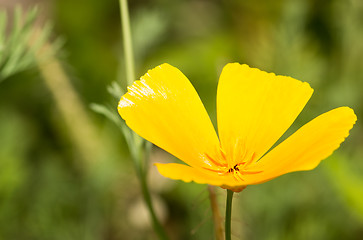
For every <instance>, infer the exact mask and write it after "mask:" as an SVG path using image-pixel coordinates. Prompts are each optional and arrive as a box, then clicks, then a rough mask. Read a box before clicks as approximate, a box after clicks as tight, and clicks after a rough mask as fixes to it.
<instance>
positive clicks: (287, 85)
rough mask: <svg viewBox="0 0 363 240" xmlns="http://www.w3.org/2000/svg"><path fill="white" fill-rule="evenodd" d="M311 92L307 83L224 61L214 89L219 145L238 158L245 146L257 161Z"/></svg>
mask: <svg viewBox="0 0 363 240" xmlns="http://www.w3.org/2000/svg"><path fill="white" fill-rule="evenodd" d="M312 93H313V89H312V88H311V87H310V86H309V84H308V83H305V82H301V81H298V80H296V79H293V78H291V77H284V76H276V75H275V74H273V73H267V72H264V71H261V70H259V69H256V68H250V67H249V66H247V65H245V64H244V65H240V64H238V63H231V64H227V65H226V66H225V67H224V69H223V71H222V74H221V76H220V80H219V84H218V92H217V120H218V131H219V138H220V141H221V146H222V149H223V150H224V151H225V152H226V154H227V155H229V156H230V157H231V156H232V158H241V156H240V155H241V149H242V151H245V150H246V149H247V150H248V151H249V152H248V153H247V154H249V155H254V161H257V160H258V159H259V158H260V157H261V156H262V155H263V154H264V153H266V152H267V151H268V150H269V149H270V148H271V147H272V145H273V144H274V143H275V142H276V141H277V140H278V139H279V138H280V137H281V136H282V134H283V133H284V132H285V131H286V130H287V129H288V128H289V127H290V125H291V124H292V123H293V122H294V120H295V119H296V117H297V116H298V115H299V113H300V112H301V111H302V109H303V108H304V106H305V104H306V103H307V101H308V100H309V98H310V97H311V95H312ZM236 145H239V146H236ZM236 152H237V153H236ZM238 152H239V153H238ZM236 155H237V156H236ZM240 160H241V159H239V161H240ZM232 161H234V160H232ZM236 161H237V160H236Z"/></svg>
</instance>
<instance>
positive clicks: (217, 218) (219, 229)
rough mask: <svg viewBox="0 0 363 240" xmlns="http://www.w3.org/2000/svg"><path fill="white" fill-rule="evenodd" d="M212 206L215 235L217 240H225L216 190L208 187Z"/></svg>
mask: <svg viewBox="0 0 363 240" xmlns="http://www.w3.org/2000/svg"><path fill="white" fill-rule="evenodd" d="M208 191H209V199H210V205H211V208H212V215H213V225H214V234H215V237H216V240H224V237H223V223H222V221H221V215H220V212H219V207H218V201H217V194H216V189H215V187H214V186H211V185H209V186H208Z"/></svg>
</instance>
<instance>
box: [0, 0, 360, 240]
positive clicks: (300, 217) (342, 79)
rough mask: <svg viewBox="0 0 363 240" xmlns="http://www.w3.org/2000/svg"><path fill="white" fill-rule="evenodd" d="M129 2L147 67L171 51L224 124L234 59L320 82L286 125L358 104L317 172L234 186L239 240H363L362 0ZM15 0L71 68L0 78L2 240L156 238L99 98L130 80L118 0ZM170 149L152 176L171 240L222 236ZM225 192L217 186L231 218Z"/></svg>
mask: <svg viewBox="0 0 363 240" xmlns="http://www.w3.org/2000/svg"><path fill="white" fill-rule="evenodd" d="M129 4H130V15H131V23H132V33H133V40H134V52H135V58H136V69H137V76H138V77H139V76H141V75H143V74H144V73H145V72H146V71H147V70H148V69H150V68H153V67H155V66H156V65H158V64H161V63H164V62H168V63H170V64H172V65H174V66H176V67H178V68H179V69H180V70H181V71H182V72H183V73H184V74H185V75H186V76H187V77H188V78H189V79H190V80H191V81H192V83H193V85H194V86H195V88H196V89H197V91H198V92H199V94H200V96H201V99H202V100H203V102H204V104H205V106H206V108H207V110H208V112H209V114H210V116H211V118H212V120H213V121H214V123H215V119H216V111H215V107H216V104H215V100H216V99H215V96H216V88H217V83H218V77H219V74H220V72H221V69H222V67H223V66H224V65H225V64H226V63H228V62H240V63H247V64H249V65H250V66H253V67H258V68H261V69H264V70H266V71H272V72H275V73H277V74H281V75H289V76H293V77H295V78H297V79H300V80H303V81H307V82H309V83H310V84H311V86H312V87H313V88H314V89H315V93H314V95H313V97H312V99H311V100H310V102H309V103H308V104H307V106H306V108H305V109H304V111H303V112H302V113H301V115H300V116H299V118H298V119H297V120H296V122H295V123H294V125H293V126H292V128H291V131H289V132H288V134H290V133H291V132H293V131H294V130H296V129H297V128H298V127H300V126H302V125H303V124H304V123H306V122H307V121H309V120H311V119H312V118H314V117H315V116H317V115H319V114H321V113H324V112H326V111H328V110H330V109H332V108H335V107H339V106H350V107H352V108H353V109H354V110H355V112H356V114H357V116H358V122H357V124H356V125H355V127H354V128H353V130H352V131H351V135H350V136H349V138H348V139H347V140H346V141H345V142H344V143H343V144H342V146H341V148H340V149H339V150H337V151H336V152H335V153H334V155H333V156H331V157H329V158H328V159H327V160H325V161H323V162H322V163H321V164H320V165H319V167H317V168H316V169H315V170H313V171H310V172H298V173H291V174H287V175H285V176H282V177H279V178H277V179H275V180H273V181H270V182H267V183H264V184H261V185H256V186H250V187H248V188H246V189H245V190H244V191H243V192H242V193H240V194H238V195H236V196H235V199H234V209H233V217H232V218H233V234H234V237H235V239H251V240H259V239H264V240H266V239H267V240H275V239H276V240H281V239H294V240H298V239H312V240H313V239H319V240H320V239H356V240H358V239H363V161H362V158H363V137H362V134H363V130H362V124H361V122H360V119H362V118H363V105H362V104H363V94H362V90H363V1H361V0H262V1H252V0H244V1H238V0H229V1H211V0H193V1H187V0H172V1H167V0H132V1H130V3H129ZM15 5H21V6H23V9H25V10H26V9H29V8H31V7H32V6H34V5H38V7H39V11H38V18H39V20H38V26H39V27H42V26H44V25H45V23H46V22H52V23H53V30H52V32H51V36H52V39H58V38H60V39H62V42H63V44H62V47H61V48H60V49H59V51H58V58H57V61H58V63H60V64H61V65H60V66H61V69H63V72H64V73H65V74H66V75H65V76H64V77H63V78H62V77H60V78H59V79H58V78H57V76H60V75H62V74H61V73H59V71H60V69H59V65H56V66H49V65H47V64H46V63H47V61H48V60H44V59H43V60H42V61H39V62H38V64H36V65H33V66H32V67H29V68H27V69H26V70H24V71H20V72H17V73H16V74H13V75H11V76H9V77H7V78H5V79H3V80H2V81H1V82H0V239H19V240H23V239H24V240H25V239H26V240H32V239H34V240H43V239H44V240H45V239H55V240H57V239H59V240H67V239H70V240H73V239H74V240H76V239H77V240H80V239H85V240H101V239H102V240H121V239H122V240H128V239H157V237H156V235H155V234H154V233H153V230H152V229H151V227H150V222H149V221H148V216H147V213H146V211H145V208H144V207H143V202H142V197H141V193H140V190H139V189H140V188H139V183H138V180H137V178H136V174H135V171H134V169H133V166H132V162H131V160H130V156H129V153H128V150H127V148H126V145H125V140H124V137H123V135H122V133H121V131H119V128H120V126H118V125H120V124H122V121H121V119H116V121H115V122H112V121H110V120H109V119H107V118H106V117H104V116H103V115H102V114H98V113H96V112H95V111H93V110H92V109H91V108H90V105H91V104H92V103H97V104H102V105H105V106H108V107H110V109H113V111H116V106H117V101H118V100H117V98H115V97H113V96H112V95H111V94H110V93H109V92H108V91H107V88H108V86H110V85H111V84H112V82H114V81H116V82H118V83H119V84H120V85H121V86H122V87H125V78H124V62H123V60H122V39H121V37H122V36H121V25H120V15H119V5H118V1H117V0H104V1H99V0H78V1H73V0H44V1H30V0H24V1H18V0H17V1H14V0H1V1H0V8H1V10H5V11H7V12H8V14H9V16H11V13H12V12H13V10H14V7H15ZM8 24H9V28H11V21H10V22H8ZM2 37H4V36H2ZM2 47H4V46H2ZM6 47H7V46H5V48H6ZM155 114H158V113H155ZM288 134H287V135H288ZM285 137H286V136H285ZM172 161H177V160H176V159H174V158H173V157H172V156H170V155H169V154H167V153H165V152H163V151H162V150H160V149H157V148H153V151H152V154H151V163H150V166H149V168H150V172H149V176H148V178H149V179H148V183H149V185H150V189H151V192H152V194H153V198H154V203H155V205H156V208H157V211H158V214H159V215H160V218H161V219H162V221H163V223H164V225H165V227H166V229H167V231H168V233H169V235H170V237H171V239H214V234H213V231H212V227H213V225H212V224H213V223H212V214H211V211H210V204H209V200H208V192H207V186H205V185H198V184H195V183H188V184H187V183H184V182H180V181H173V180H169V179H165V178H163V177H161V176H160V175H158V173H157V172H156V170H155V167H154V166H153V165H152V162H172ZM224 194H225V193H224V191H223V190H220V189H219V190H217V195H218V199H219V201H220V208H221V212H222V216H223V215H224V214H223V210H224Z"/></svg>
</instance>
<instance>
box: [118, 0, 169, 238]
mask: <svg viewBox="0 0 363 240" xmlns="http://www.w3.org/2000/svg"><path fill="white" fill-rule="evenodd" d="M119 3H120V13H121V24H122V34H123V47H124V56H125V68H126V82H127V85H128V86H131V85H132V83H133V82H134V81H135V80H136V79H135V68H134V55H133V48H132V37H131V29H130V17H129V10H128V6H127V0H119ZM128 145H129V149H130V151H131V155H132V158H133V162H134V165H135V169H136V172H137V175H138V178H139V181H140V184H141V190H142V195H143V198H144V201H145V203H146V206H147V208H148V210H149V213H150V216H151V220H152V224H153V228H154V230H155V232H156V233H157V235H158V237H159V239H161V240H167V239H168V237H167V235H166V233H165V230H164V228H163V227H162V225H161V224H160V222H159V220H158V218H157V217H156V214H155V210H154V207H153V205H152V200H151V195H150V191H149V188H148V185H147V178H146V176H147V174H146V170H145V166H144V163H145V161H146V160H147V159H146V158H148V154H147V152H146V151H147V148H146V146H145V144H143V143H142V141H140V139H139V138H138V136H137V135H136V134H132V135H131V138H130V142H129V143H128Z"/></svg>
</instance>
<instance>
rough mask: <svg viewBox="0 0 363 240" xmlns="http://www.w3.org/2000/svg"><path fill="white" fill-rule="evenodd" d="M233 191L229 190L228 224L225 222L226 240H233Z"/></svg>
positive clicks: (227, 202) (227, 204)
mask: <svg viewBox="0 0 363 240" xmlns="http://www.w3.org/2000/svg"><path fill="white" fill-rule="evenodd" d="M233 193H234V192H233V191H231V190H227V201H226V222H225V230H224V231H225V237H226V239H225V240H231V217H232V200H233Z"/></svg>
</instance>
